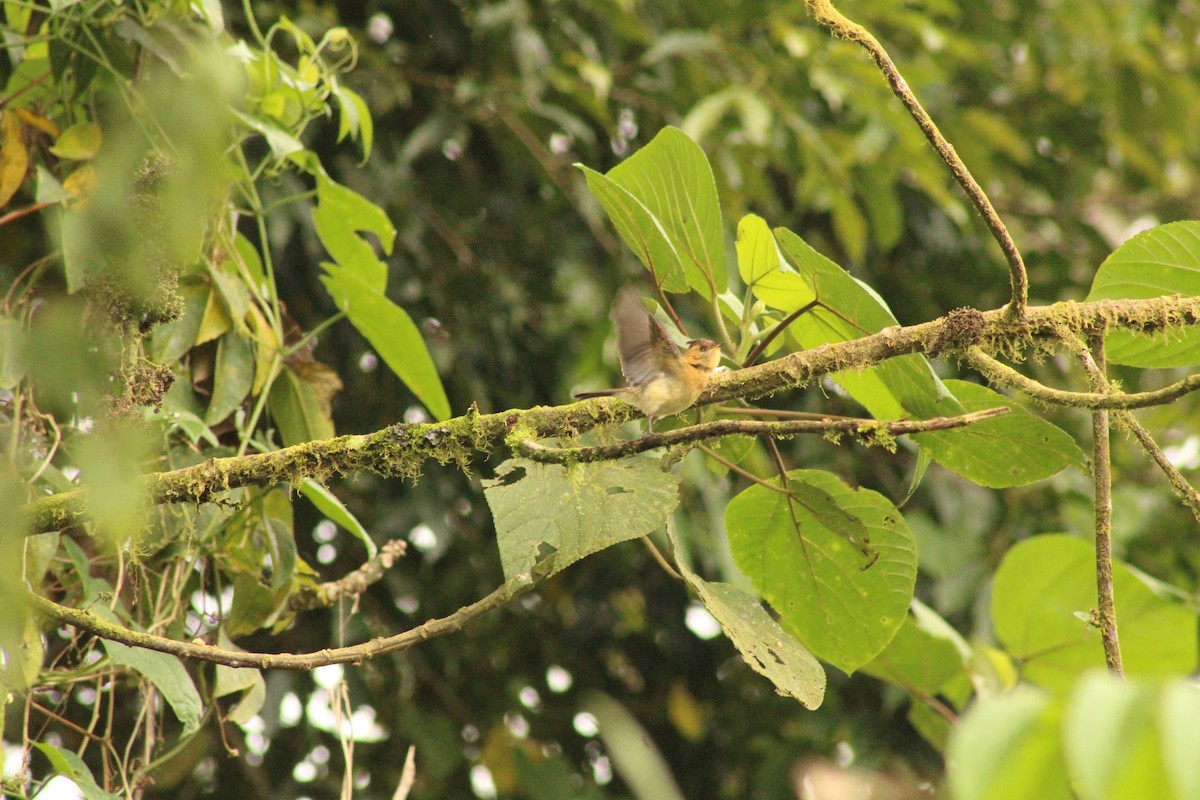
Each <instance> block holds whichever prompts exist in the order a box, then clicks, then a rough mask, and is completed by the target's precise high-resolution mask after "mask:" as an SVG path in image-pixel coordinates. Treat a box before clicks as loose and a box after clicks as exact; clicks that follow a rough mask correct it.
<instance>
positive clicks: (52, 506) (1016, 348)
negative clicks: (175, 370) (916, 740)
mask: <svg viewBox="0 0 1200 800" xmlns="http://www.w3.org/2000/svg"><path fill="white" fill-rule="evenodd" d="M1197 324H1200V297H1159V298H1154V299H1148V300H1100V301H1096V302H1090V303H1077V302H1062V303H1055V304H1053V305H1049V306H1041V307H1036V308H1029V309H1027V311H1026V314H1025V316H1024V317H1023V318H1022V319H1020V320H1013V319H1011V318H1010V317H1009V316H1008V314H1007V312H1006V311H1005V310H1004V309H997V310H994V311H986V312H984V311H976V310H974V309H969V308H965V309H958V310H956V311H952V312H951V313H949V314H947V315H946V316H945V317H941V318H938V319H936V320H933V321H930V322H924V323H921V324H918V325H910V326H906V327H900V326H896V327H892V328H886V329H884V330H882V331H879V332H878V333H874V334H871V335H870V336H864V337H862V338H859V339H855V340H853V341H848V342H832V343H830V344H824V345H821V346H819V347H815V348H813V349H812V350H805V351H801V352H798V353H792V354H790V355H787V356H785V357H783V358H778V359H775V360H773V361H769V362H766V363H763V364H757V365H755V366H753V367H747V368H746V369H741V370H737V371H734V372H727V373H720V374H717V375H715V376H713V378H712V380H711V381H710V383H709V388H708V389H707V390H706V391H705V393H704V394H703V395H702V396H701V398H700V401H699V403H700V404H701V405H705V404H710V403H717V402H722V401H726V400H730V399H732V398H736V397H741V398H746V399H753V398H758V397H763V396H766V395H769V394H775V393H778V392H781V391H786V390H789V389H795V388H798V387H803V386H806V385H808V384H810V383H812V382H813V381H815V380H817V379H819V378H820V377H821V376H823V375H828V374H830V373H834V372H841V371H845V370H862V369H867V368H869V367H873V366H876V365H878V364H881V363H883V362H884V361H886V360H887V359H889V358H894V357H896V356H901V355H907V354H910V353H920V354H923V355H926V356H930V357H933V356H943V355H955V354H957V355H965V354H967V353H968V351H971V350H972V348H978V352H982V353H984V354H1004V355H1006V356H1011V355H1014V354H1019V353H1021V352H1023V351H1024V350H1025V349H1027V348H1028V347H1029V346H1031V345H1032V344H1033V343H1034V342H1035V341H1040V342H1042V343H1043V344H1045V345H1047V346H1054V344H1055V343H1056V342H1058V339H1057V335H1058V332H1059V331H1060V330H1062V329H1066V330H1071V331H1074V332H1075V333H1078V334H1081V335H1084V336H1086V335H1088V334H1090V333H1092V332H1094V331H1098V330H1104V329H1106V328H1123V329H1127V330H1132V331H1138V332H1142V333H1156V332H1166V331H1169V330H1171V329H1174V328H1182V327H1186V326H1194V325H1197ZM636 416H638V412H637V411H636V410H635V409H634V408H633V407H631V406H629V405H628V404H626V403H623V402H621V401H619V400H615V399H611V398H604V399H599V400H586V401H583V402H579V403H571V404H569V405H565V406H556V407H544V406H539V407H535V408H531V409H524V410H521V409H514V410H510V411H501V412H499V413H495V414H480V413H478V412H477V411H476V410H475V409H474V407H472V409H471V410H469V411H468V412H467V413H466V414H464V415H463V416H461V417H456V418H454V419H451V420H447V421H446V422H439V423H429V424H407V423H402V424H397V425H392V426H390V427H387V428H384V429H383V430H380V431H376V432H375V433H370V434H362V435H353V436H338V437H335V438H333V439H327V440H322V441H317V442H308V443H306V444H301V445H295V446H293V447H287V448H284V449H282V450H276V451H273V452H270V453H258V454H253V455H247V456H236V457H231V458H217V459H212V460H210V461H206V462H204V463H202V464H197V465H196V466H193V467H188V468H185V469H179V470H175V471H172V472H162V473H154V474H151V475H147V476H146V477H145V478H143V481H142V485H143V488H144V490H145V493H146V496H147V498H148V499H149V501H150V502H153V503H202V502H207V501H211V500H214V499H216V498H218V497H220V496H221V495H222V494H224V493H225V492H227V491H229V490H231V489H235V488H238V487H242V486H269V485H274V484H278V483H287V482H293V483H294V482H297V481H300V480H301V479H304V478H312V479H314V480H317V481H321V482H323V481H326V480H328V479H329V478H331V477H333V476H334V475H338V474H342V473H348V472H358V471H362V470H367V471H370V472H375V473H378V474H380V475H384V476H401V477H415V476H417V475H419V474H420V472H421V470H422V468H423V467H424V464H425V463H426V462H427V461H429V460H431V459H432V460H436V461H438V462H440V463H443V464H445V463H451V462H453V463H458V464H462V465H466V464H468V463H469V462H470V461H471V460H472V459H473V458H474V457H475V454H476V453H490V452H491V451H492V450H493V449H494V448H495V447H496V446H497V445H498V444H499V443H501V442H508V443H511V444H512V445H513V446H515V445H516V443H518V442H521V441H524V440H526V439H539V438H549V437H553V436H569V435H574V434H578V433H581V432H583V431H587V430H591V429H592V428H595V427H597V426H599V425H604V424H608V423H613V422H624V421H626V420H628V419H632V418H634V417H636ZM86 514H87V494H86V492H85V491H84V490H82V489H76V490H73V491H70V492H64V493H62V494H57V495H52V496H50V497H44V498H40V499H38V500H35V501H34V502H32V503H30V504H28V505H27V506H25V507H24V509H23V515H24V518H23V519H22V520H21V522H22V523H23V525H24V528H25V530H27V531H29V532H33V533H39V532H46V531H53V530H61V529H62V528H65V527H69V526H71V525H74V524H77V523H78V522H79V521H80V520H82V519H83V518H84V517H85V516H86Z"/></svg>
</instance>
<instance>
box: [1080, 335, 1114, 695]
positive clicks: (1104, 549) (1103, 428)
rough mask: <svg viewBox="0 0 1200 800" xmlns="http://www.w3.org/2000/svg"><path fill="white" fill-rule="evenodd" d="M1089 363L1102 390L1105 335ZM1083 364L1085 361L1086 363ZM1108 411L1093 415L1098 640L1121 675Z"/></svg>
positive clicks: (1095, 344) (1094, 347) (1094, 340)
mask: <svg viewBox="0 0 1200 800" xmlns="http://www.w3.org/2000/svg"><path fill="white" fill-rule="evenodd" d="M1090 340H1091V342H1090V343H1091V346H1092V361H1093V363H1092V364H1091V365H1089V367H1090V368H1089V372H1091V373H1092V381H1093V384H1094V385H1095V388H1096V389H1098V390H1103V389H1105V388H1106V386H1105V384H1106V383H1107V381H1106V380H1105V378H1104V361H1105V359H1104V335H1103V333H1096V334H1094V335H1093V336H1091V337H1090ZM1085 363H1086V362H1085ZM1108 436H1109V422H1108V412H1107V411H1105V410H1103V409H1098V410H1096V411H1093V412H1092V478H1093V480H1094V481H1095V484H1096V595H1097V598H1098V599H1097V602H1098V604H1099V605H1098V611H1099V623H1100V640H1101V642H1102V643H1103V645H1104V661H1105V663H1106V664H1107V665H1108V671H1109V672H1111V673H1112V674H1114V675H1117V676H1121V675H1124V668H1123V667H1122V665H1121V643H1120V639H1119V638H1118V635H1117V609H1116V598H1115V597H1114V595H1113V574H1112V459H1111V453H1110V451H1109V440H1108Z"/></svg>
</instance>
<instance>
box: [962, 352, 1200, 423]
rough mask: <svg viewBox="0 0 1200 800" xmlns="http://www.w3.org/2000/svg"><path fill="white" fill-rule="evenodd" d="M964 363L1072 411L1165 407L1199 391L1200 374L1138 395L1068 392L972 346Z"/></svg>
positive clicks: (992, 379) (994, 379)
mask: <svg viewBox="0 0 1200 800" xmlns="http://www.w3.org/2000/svg"><path fill="white" fill-rule="evenodd" d="M967 363H968V364H970V365H971V366H972V367H974V368H975V369H977V370H979V372H980V374H982V375H983V376H984V377H985V378H987V379H988V382H989V383H992V384H999V385H1003V386H1010V387H1012V388H1014V389H1019V390H1020V391H1022V392H1024V393H1025V394H1027V395H1029V396H1030V397H1032V398H1033V399H1034V400H1040V401H1041V402H1043V403H1047V404H1050V405H1056V406H1069V407H1071V408H1087V409H1108V410H1112V409H1130V408H1146V407H1147V406H1159V405H1165V404H1166V403H1170V402H1173V401H1175V400H1178V399H1179V398H1180V397H1183V396H1184V395H1186V394H1190V393H1191V392H1194V391H1196V390H1197V389H1200V374H1196V375H1189V376H1188V377H1186V378H1184V379H1183V380H1181V381H1177V382H1175V383H1172V384H1171V385H1170V386H1164V387H1163V388H1161V389H1155V390H1154V391H1152V392H1137V393H1136V394H1125V393H1124V392H1111V393H1098V392H1068V391H1064V390H1063V389H1054V388H1051V387H1049V386H1046V385H1045V384H1042V383H1038V382H1037V381H1035V380H1033V379H1032V378H1028V377H1026V376H1024V375H1022V374H1021V373H1019V372H1017V371H1016V370H1015V369H1013V368H1012V367H1010V366H1008V365H1006V364H1002V363H1000V362H999V361H997V360H996V359H994V358H992V357H991V356H989V355H987V354H986V353H984V352H983V351H981V350H979V348H974V347H973V348H971V349H970V350H968V351H967Z"/></svg>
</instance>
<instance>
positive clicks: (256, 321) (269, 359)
mask: <svg viewBox="0 0 1200 800" xmlns="http://www.w3.org/2000/svg"><path fill="white" fill-rule="evenodd" d="M247 316H248V317H249V318H250V330H251V332H252V333H253V335H254V345H255V346H254V385H253V387H251V389H250V394H252V395H255V396H257V395H258V394H259V393H260V392H261V391H262V390H263V386H265V385H266V383H267V380H268V379H270V377H271V367H272V365H274V363H275V359H276V357H277V356H278V355H279V337H277V336H276V335H275V329H274V328H272V327H271V324H270V323H269V322H267V318H266V317H264V316H263V314H262V312H261V311H259V309H258V306H255V305H252V306H250V313H249V314H248V315H247Z"/></svg>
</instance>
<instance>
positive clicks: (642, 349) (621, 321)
mask: <svg viewBox="0 0 1200 800" xmlns="http://www.w3.org/2000/svg"><path fill="white" fill-rule="evenodd" d="M612 321H613V325H614V326H615V327H616V329H617V351H618V353H619V354H620V358H621V373H622V374H623V375H624V376H625V380H626V381H628V383H629V385H628V386H626V387H625V388H623V389H605V390H603V391H599V392H579V393H577V394H576V395H575V398H576V399H578V400H586V399H587V398H589V397H617V398H620V399H621V400H624V401H625V402H627V403H629V404H631V405H634V406H636V407H637V408H638V409H639V410H640V411H641V412H642V413H643V414H645V415H646V417H647V419H648V420H649V429H650V430H651V431H653V430H654V420H655V419H659V418H661V417H669V416H671V415H673V414H678V413H680V412H682V411H686V410H687V409H688V408H690V407H691V405H692V403H695V402H696V399H697V398H698V397H700V393H701V392H703V391H704V387H705V386H706V385H707V384H708V378H709V376H710V375H712V373H713V370H715V369H716V368H717V364H718V363H720V361H721V346H720V345H719V344H717V343H716V342H713V341H710V340H708V339H692V340H691V341H690V342H688V346H687V350H685V351H683V352H682V353H681V352H679V348H678V347H676V346H675V343H674V342H672V341H671V340H670V338H668V336H667V332H666V331H665V330H663V326H662V325H660V324H659V323H658V320H656V319H655V318H654V315H653V314H651V313H650V312H649V310H647V309H646V307H645V306H644V305H642V301H641V300H640V299H639V298H638V296H637V293H636V292H634V291H633V290H632V289H628V288H626V289H622V290H621V291H620V292H618V293H617V298H616V300H614V301H613V307H612Z"/></svg>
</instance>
